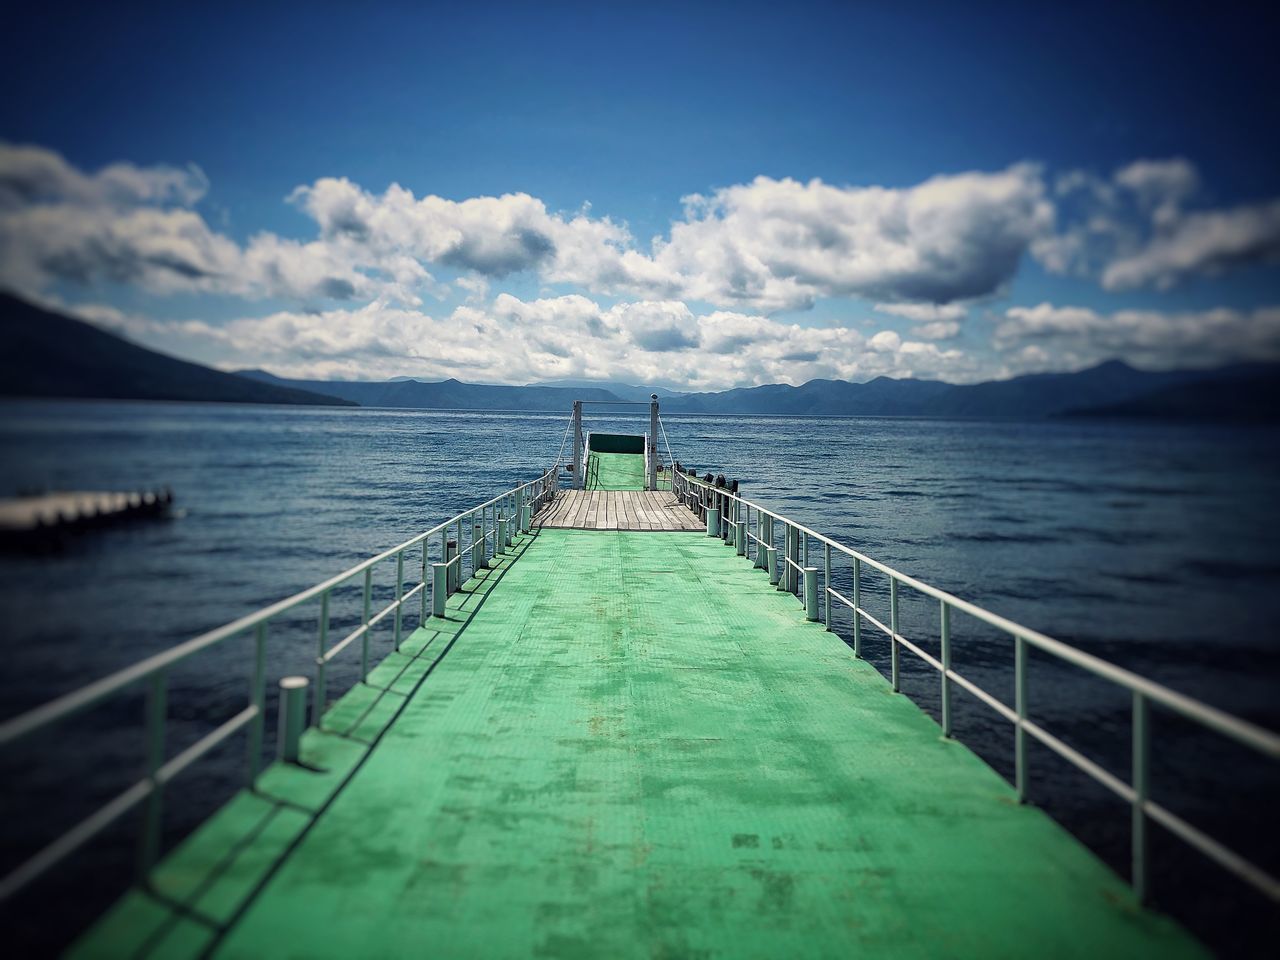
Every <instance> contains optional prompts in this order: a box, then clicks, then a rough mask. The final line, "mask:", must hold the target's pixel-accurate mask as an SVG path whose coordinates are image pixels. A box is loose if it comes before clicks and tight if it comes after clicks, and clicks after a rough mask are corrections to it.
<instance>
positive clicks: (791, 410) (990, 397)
mask: <svg viewBox="0 0 1280 960" xmlns="http://www.w3.org/2000/svg"><path fill="white" fill-rule="evenodd" d="M1211 376H1213V371H1206V370H1182V371H1147V370H1135V369H1134V368H1133V367H1130V366H1128V365H1127V364H1125V363H1122V362H1120V361H1118V360H1113V361H1110V362H1108V363H1103V364H1101V365H1099V366H1096V367H1092V368H1090V369H1088V370H1081V371H1079V372H1078V373H1035V374H1028V375H1026V376H1021V377H1014V378H1012V379H1009V380H989V381H986V382H984V383H974V384H950V383H942V382H941V381H938V380H893V379H890V378H889V377H877V378H876V379H875V380H871V381H869V382H867V383H849V382H847V381H845V380H810V381H809V382H808V383H805V384H803V385H801V386H798V387H792V386H789V385H787V384H770V385H768V386H763V387H748V388H741V389H736V390H725V391H722V392H720V393H691V394H686V395H684V396H682V397H676V398H673V399H672V400H669V401H664V402H663V404H662V408H663V409H664V410H668V411H671V412H689V413H716V414H732V413H755V414H782V415H791V416H881V417H939V418H970V419H993V418H995V419H1000V418H1012V419H1024V420H1025V419H1039V418H1042V417H1051V416H1057V415H1060V414H1065V413H1067V412H1068V411H1079V410H1083V409H1092V408H1107V407H1110V406H1112V405H1115V404H1122V403H1125V402H1127V401H1131V400H1135V399H1137V398H1139V397H1142V396H1145V395H1147V394H1149V393H1152V392H1153V391H1157V390H1163V389H1166V388H1172V387H1186V388H1187V389H1191V385H1193V384H1195V383H1196V382H1198V381H1201V380H1204V379H1206V378H1207V377H1211Z"/></svg>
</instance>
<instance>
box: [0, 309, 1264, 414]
mask: <svg viewBox="0 0 1280 960" xmlns="http://www.w3.org/2000/svg"><path fill="white" fill-rule="evenodd" d="M650 393H657V394H658V395H659V397H660V400H661V403H662V409H663V411H664V412H668V413H698V414H720V415H723V414H764V415H769V414H774V415H786V416H905V417H938V418H974V419H990V418H1018V419H1039V418H1045V417H1057V416H1072V417H1077V416H1078V417H1130V418H1145V419H1151V418H1165V419H1203V420H1250V421H1276V420H1280V402H1278V401H1280V364H1249V365H1239V366H1233V367H1223V368H1218V369H1215V370H1173V371H1149V370H1136V369H1134V368H1133V367H1130V366H1128V365H1127V364H1125V363H1122V362H1120V361H1118V360H1113V361H1109V362H1107V363H1103V364H1100V365H1099V366H1096V367H1092V368H1090V369H1087V370H1081V371H1079V372H1076V373H1037V374H1028V375H1026V376H1021V377H1014V378H1012V379H1009V380H991V381H987V382H985V383H975V384H950V383H944V382H942V381H938V380H915V379H902V380H895V379H891V378H889V377H877V378H876V379H874V380H870V381H868V382H866V383H850V382H848V381H845V380H810V381H809V382H808V383H805V384H802V385H800V386H790V385H789V384H768V385H765V386H759V387H741V388H735V389H732V390H722V391H718V392H703V393H679V392H676V391H672V390H669V389H661V388H653V389H651V388H649V387H646V386H642V385H635V384H628V383H622V382H614V381H588V380H558V381H549V382H546V383H533V384H528V385H525V386H503V385H495V384H479V383H463V382H461V381H458V380H452V379H450V380H442V381H435V382H429V381H423V380H418V379H413V378H407V377H398V378H396V379H394V380H385V381H344V380H289V379H284V378H281V377H277V376H274V375H273V374H271V373H268V372H266V371H263V370H244V371H240V372H238V373H224V372H222V371H219V370H213V369H210V368H209V367H205V366H201V365H200V364H196V363H190V362H188V361H185V360H179V359H177V358H175V357H170V356H166V355H164V354H161V353H157V352H156V351H153V350H148V349H146V348H145V347H141V346H138V345H137V344H134V343H130V342H129V341H128V340H126V339H124V338H122V337H119V336H116V335H115V334H113V333H109V332H107V331H106V330H103V329H101V328H99V327H97V326H94V325H93V324H89V323H85V322H84V321H81V320H76V319H73V318H71V317H68V316H65V315H63V314H60V313H56V312H54V311H51V310H47V309H45V308H42V307H38V306H35V305H34V304H31V303H28V302H26V301H24V300H21V299H19V298H17V297H14V296H11V295H8V294H5V293H0V395H5V396H37V397H82V398H90V397H98V398H106V399H147V400H215V401H230V402H241V403H305V404H331V405H342V406H351V405H360V406H370V407H398V408H414V409H457V410H530V411H566V412H567V411H568V409H569V407H570V404H571V402H572V401H573V400H574V399H581V400H597V401H630V402H634V401H637V400H646V399H648V396H649V394H650Z"/></svg>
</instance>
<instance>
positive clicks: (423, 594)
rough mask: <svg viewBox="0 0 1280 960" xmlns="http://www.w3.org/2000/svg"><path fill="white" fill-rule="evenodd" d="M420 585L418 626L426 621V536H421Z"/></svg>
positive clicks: (423, 624)
mask: <svg viewBox="0 0 1280 960" xmlns="http://www.w3.org/2000/svg"><path fill="white" fill-rule="evenodd" d="M418 582H419V583H420V584H421V585H422V592H421V596H420V597H419V599H420V600H421V603H419V605H418V626H420V627H421V626H425V625H426V622H427V538H426V537H423V538H422V579H421V580H419V581H418Z"/></svg>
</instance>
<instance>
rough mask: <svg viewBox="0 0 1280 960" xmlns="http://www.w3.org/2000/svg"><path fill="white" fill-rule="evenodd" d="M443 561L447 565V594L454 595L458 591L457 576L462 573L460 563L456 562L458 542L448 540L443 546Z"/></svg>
mask: <svg viewBox="0 0 1280 960" xmlns="http://www.w3.org/2000/svg"><path fill="white" fill-rule="evenodd" d="M444 560H445V563H447V564H448V565H449V589H448V591H446V592H448V593H455V592H456V591H457V589H458V580H459V575H460V574H461V573H462V563H461V561H459V560H458V541H457V540H449V541H447V542H446V543H445V545H444Z"/></svg>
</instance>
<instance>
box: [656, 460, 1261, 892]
mask: <svg viewBox="0 0 1280 960" xmlns="http://www.w3.org/2000/svg"><path fill="white" fill-rule="evenodd" d="M673 480H674V485H675V492H676V495H677V496H678V497H680V498H681V499H682V501H683V502H684V503H685V504H686V505H687V506H689V507H690V508H691V509H692V510H694V511H695V512H696V513H698V514H699V515H700V516H702V517H704V518H706V520H707V534H708V536H718V537H720V538H721V539H723V540H724V541H725V543H726V544H729V545H732V546H735V547H736V548H737V553H738V555H739V556H746V557H748V558H750V559H752V560H753V561H754V564H755V566H756V567H757V568H762V569H764V570H766V571H767V572H768V574H769V581H770V583H773V584H776V585H777V587H778V589H779V590H787V591H789V592H791V593H793V594H797V595H799V596H800V598H801V602H802V603H803V604H804V607H805V614H806V616H807V618H808V619H809V620H813V621H821V622H822V623H823V624H825V625H826V627H827V629H828V630H834V628H833V626H832V622H831V605H832V601H834V602H836V603H838V604H841V605H843V606H845V607H848V608H849V609H850V610H852V611H853V637H852V641H853V654H854V656H855V657H859V658H860V657H861V656H862V647H863V624H864V622H865V623H866V624H869V625H870V626H872V627H874V628H875V629H876V630H877V631H879V632H880V633H883V634H884V635H885V636H887V637H888V638H889V643H890V676H889V681H890V683H891V684H892V686H893V689H894V691H895V692H900V690H901V686H900V682H899V680H900V653H901V651H902V650H903V649H906V650H908V651H910V652H911V653H913V654H914V655H915V656H916V657H918V658H919V659H920V660H921V661H923V662H924V663H925V664H927V665H928V666H930V667H932V668H933V670H934V671H936V672H937V674H938V676H939V678H940V682H941V690H940V695H941V707H942V709H941V714H942V720H941V726H942V732H943V735H944V736H947V737H951V736H952V735H953V732H952V730H953V724H952V688H953V685H954V686H957V687H960V688H961V689H962V690H964V691H966V692H967V693H970V694H972V695H973V696H974V697H976V698H977V699H978V700H979V701H981V702H982V703H984V704H986V705H987V706H988V707H990V708H991V709H992V710H994V711H995V712H996V713H997V714H998V715H999V716H1001V717H1003V718H1004V719H1005V720H1007V721H1008V722H1009V723H1011V724H1012V725H1013V727H1014V783H1013V785H1014V788H1015V790H1016V791H1017V795H1018V799H1019V800H1020V801H1023V800H1025V799H1026V796H1027V744H1028V740H1027V738H1028V737H1030V738H1033V739H1034V740H1036V741H1038V742H1039V743H1042V744H1044V745H1045V746H1046V747H1048V748H1049V749H1050V750H1052V751H1053V752H1054V753H1056V754H1057V755H1058V756H1060V757H1062V758H1063V759H1064V760H1066V761H1067V762H1068V763H1070V764H1072V765H1073V766H1075V767H1076V768H1077V769H1079V770H1081V771H1083V772H1084V773H1085V774H1087V775H1088V776H1089V777H1091V778H1092V779H1094V780H1095V781H1097V782H1098V783H1100V784H1101V785H1102V786H1104V787H1105V788H1106V789H1107V790H1109V791H1110V792H1111V793H1113V794H1115V795H1116V796H1117V797H1119V798H1120V799H1121V800H1123V801H1124V802H1125V803H1126V804H1128V805H1129V808H1130V844H1131V854H1130V864H1131V869H1130V883H1131V884H1132V886H1133V889H1134V892H1135V893H1136V894H1137V896H1138V898H1139V899H1140V900H1141V901H1143V902H1147V901H1148V900H1149V894H1150V882H1149V875H1148V871H1149V849H1148V844H1147V826H1148V822H1149V821H1154V822H1155V823H1158V824H1160V825H1161V826H1163V827H1164V828H1165V829H1167V830H1168V831H1169V832H1170V833H1172V834H1173V835H1175V836H1177V837H1178V838H1179V839H1180V840H1182V841H1183V842H1185V843H1187V844H1189V845H1190V846H1191V847H1193V848H1195V849H1196V850H1198V851H1199V852H1200V853H1201V854H1203V855H1204V856H1206V857H1208V858H1209V859H1210V860H1212V861H1214V862H1215V863H1217V864H1218V865H1219V866H1220V867H1222V868H1224V869H1225V870H1227V871H1229V872H1231V873H1232V874H1234V875H1235V876H1237V877H1239V878H1240V879H1241V880H1243V881H1245V882H1246V883H1248V884H1249V885H1250V886H1252V887H1254V888H1255V889H1256V890H1258V891H1259V892H1261V893H1262V894H1263V895H1264V896H1266V897H1268V898H1270V899H1271V900H1272V901H1273V902H1280V881H1277V880H1276V878H1275V877H1273V876H1272V875H1271V874H1269V873H1268V872H1267V871H1266V870H1265V869H1263V868H1262V867H1259V866H1258V865H1256V864H1254V863H1252V862H1250V861H1249V860H1247V859H1246V858H1245V857H1244V856H1242V855H1241V854H1239V853H1237V852H1236V851H1234V850H1231V849H1229V848H1228V847H1227V846H1226V845H1224V844H1223V843H1221V842H1219V841H1218V840H1215V839H1214V838H1213V837H1210V836H1209V835H1208V834H1207V833H1205V832H1204V831H1202V830H1200V829H1199V828H1198V827H1195V826H1193V825H1192V824H1190V823H1188V822H1187V821H1186V820H1185V819H1183V818H1182V817H1180V816H1178V815H1177V814H1176V813H1174V812H1173V811H1171V810H1169V809H1168V808H1167V807H1165V806H1163V805H1161V804H1159V803H1156V802H1155V801H1154V800H1152V799H1151V797H1150V795H1149V786H1150V768H1151V723H1150V711H1151V707H1152V705H1155V706H1158V707H1161V708H1163V709H1165V710H1168V711H1169V712H1171V713H1173V714H1176V715H1178V716H1180V717H1183V718H1185V719H1186V720H1189V721H1191V722H1192V723H1194V724H1196V725H1198V726H1200V727H1202V728H1204V729H1206V730H1209V731H1212V732H1214V733H1216V734H1218V735H1220V736H1223V737H1226V738H1227V739H1229V740H1232V741H1234V742H1236V743H1239V744H1241V745H1243V746H1245V747H1247V748H1249V749H1251V750H1254V751H1256V752H1257V753H1258V754H1261V755H1262V756H1263V757H1265V758H1268V759H1270V760H1276V759H1280V736H1277V735H1276V734H1275V733H1272V732H1271V731H1269V730H1265V729H1263V728H1262V727H1259V726H1257V725H1255V724H1252V723H1249V722H1248V721H1245V720H1241V719H1240V718H1238V717H1233V716H1231V715H1230V714H1227V713H1224V712H1223V711H1221V710H1218V709H1216V708H1214V707H1211V706H1209V705H1207V704H1204V703H1201V702H1199V701H1198V700H1194V699H1192V698H1191V697H1188V696H1185V695H1183V694H1180V693H1177V692H1176V691H1173V690H1170V689H1169V688H1168V687H1165V686H1162V685H1160V684H1158V683H1154V682H1152V681H1150V680H1147V679H1146V678H1144V677H1141V676H1139V675H1138V674H1135V673H1132V672H1131V671H1129V670H1125V669H1123V668H1122V667H1118V666H1116V665H1115V664H1112V663H1108V662H1107V661H1105V660H1102V659H1101V658H1099V657H1096V656H1093V655H1092V654H1088V653H1085V652H1084V651H1082V650H1078V649H1076V648H1074V647H1072V646H1069V645H1068V644H1065V643H1063V642H1061V641H1060V640H1055V639H1053V638H1052V637H1049V636H1046V635H1045V634H1043V633H1039V632H1038V631H1035V630H1031V629H1029V628H1027V627H1024V626H1022V625H1021V624H1017V623H1014V622H1013V621H1011V620H1007V619H1005V618H1004V617H1001V616H998V615H997V614H994V613H990V612H989V611H987V610H984V609H982V608H981V607H979V606H976V605H975V604H972V603H969V602H968V601H966V600H962V599H960V598H959V597H956V596H953V595H952V594H950V593H947V592H946V591H944V590H939V589H938V588H937V587H932V586H930V585H929V584H927V583H922V582H921V581H919V580H916V579H915V578H914V577H910V576H907V575H906V574H904V573H900V572H899V571H897V570H894V569H893V568H892V567H890V566H888V565H887V564H884V563H880V562H879V561H877V560H873V559H872V558H870V557H868V556H866V555H865V554H863V553H860V552H859V551H857V550H854V549H852V548H851V547H847V546H845V545H844V544H842V543H838V542H837V541H835V540H832V539H831V538H830V537H826V536H824V535H822V534H820V533H817V532H816V531H814V530H811V529H810V528H808V527H806V526H804V525H803V524H799V523H797V522H795V521H794V520H791V519H788V518H787V517H784V516H782V515H781V514H779V513H776V512H773V511H770V510H766V509H765V508H764V507H762V506H760V505H759V504H757V503H754V502H752V501H750V500H746V499H744V498H743V497H740V496H737V495H735V494H733V493H731V492H730V491H728V490H726V489H724V488H722V487H717V486H714V485H713V484H711V483H708V482H706V481H705V480H700V479H698V478H697V477H695V476H691V475H687V474H684V473H680V472H676V473H674V474H673ZM753 515H754V520H755V526H754V530H753V528H752V518H753ZM779 527H781V531H782V541H783V545H782V548H781V551H779V548H778V545H777V537H778V528H779ZM811 545H817V546H819V547H821V549H822V554H823V560H822V567H821V568H819V567H817V566H811V565H810V564H809V554H810V547H811ZM753 550H754V552H753ZM833 552H834V553H835V554H838V555H842V556H844V557H846V558H848V559H849V560H850V561H852V567H853V570H852V579H853V589H852V593H853V596H852V597H847V596H845V595H844V594H842V593H840V592H839V591H838V590H836V589H835V587H834V586H833V585H832V574H831V570H832V567H831V560H832V554H833ZM864 569H869V570H871V571H875V572H877V573H880V574H883V575H884V576H886V577H888V581H889V584H888V586H889V623H888V625H886V624H885V623H884V622H883V621H882V620H880V619H878V618H876V617H875V616H873V615H872V614H871V613H870V612H869V611H868V610H866V609H865V608H864V607H863V604H862V580H863V573H864ZM820 573H821V575H822V585H821V591H819V589H818V586H819V584H818V578H819V574H820ZM901 588H906V589H909V590H912V591H915V592H916V593H918V594H920V595H922V596H925V597H929V598H931V599H933V600H936V601H937V602H938V604H939V610H938V616H939V638H938V639H939V643H940V652H941V656H940V657H934V656H933V655H931V654H930V653H928V652H927V651H926V650H924V649H922V648H921V647H920V646H919V645H918V644H917V643H915V642H913V641H912V640H910V639H908V638H907V637H905V636H903V635H902V633H901V631H900V630H899V603H900V601H899V591H900V589H901ZM819 593H821V597H822V602H821V604H819V601H818V597H819ZM819 607H821V610H819ZM956 611H958V612H961V613H964V614H966V615H968V616H971V617H973V618H974V619H976V620H978V621H980V622H982V623H985V624H987V625H988V626H990V627H993V628H995V629H996V630H998V631H1000V632H1001V633H1004V634H1007V635H1009V636H1010V637H1012V638H1013V641H1014V703H1013V706H1010V705H1009V704H1007V703H1005V702H1004V701H1002V700H1001V699H999V698H998V697H996V696H994V695H992V694H991V693H989V692H988V691H986V690H984V689H982V688H981V687H980V686H978V685H977V684H976V683H974V682H973V681H972V680H970V679H968V678H966V677H965V676H963V675H962V674H960V673H958V672H957V671H956V670H955V669H953V668H952V665H951V655H952V639H951V615H952V613H953V612H956ZM1028 647H1034V648H1036V649H1038V650H1041V651H1043V652H1045V653H1047V654H1049V655H1050V656H1052V657H1055V658H1057V659H1058V660H1061V661H1063V662H1065V663H1069V664H1072V665H1074V666H1076V667H1079V668H1081V669H1083V670H1085V671H1087V672H1088V673H1090V674H1092V675H1094V676H1097V677H1100V678H1102V679H1104V680H1108V681H1110V682H1111V683H1114V684H1116V685H1118V686H1120V687H1123V688H1125V689H1126V690H1128V691H1129V692H1130V696H1131V717H1132V738H1133V742H1132V770H1131V776H1130V779H1129V780H1128V781H1125V780H1124V779H1122V778H1120V777H1117V776H1116V775H1114V774H1113V773H1111V772H1110V771H1108V770H1106V769H1105V768H1104V767H1103V766H1102V765H1100V764H1099V763H1097V762H1095V761H1094V760H1091V759H1089V758H1088V757H1086V756H1085V755H1084V754H1083V753H1081V752H1080V751H1079V750H1077V749H1076V748H1074V747H1072V746H1070V745H1069V744H1067V743H1066V742H1064V741H1063V740H1062V739H1060V738H1059V737H1058V736H1056V735H1054V734H1052V733H1050V732H1049V731H1048V730H1046V729H1045V728H1044V727H1043V726H1041V725H1040V724H1038V723H1036V722H1034V721H1033V720H1031V719H1030V718H1029V717H1028V687H1027V648H1028Z"/></svg>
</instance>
